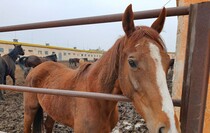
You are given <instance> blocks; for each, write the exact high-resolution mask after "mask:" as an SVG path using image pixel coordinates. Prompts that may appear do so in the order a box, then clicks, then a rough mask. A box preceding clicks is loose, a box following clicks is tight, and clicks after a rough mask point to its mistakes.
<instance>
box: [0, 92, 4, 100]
mask: <svg viewBox="0 0 210 133" xmlns="http://www.w3.org/2000/svg"><path fill="white" fill-rule="evenodd" d="M0 100H4V96H3V90H0Z"/></svg>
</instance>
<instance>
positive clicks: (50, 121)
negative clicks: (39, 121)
mask: <svg viewBox="0 0 210 133" xmlns="http://www.w3.org/2000/svg"><path fill="white" fill-rule="evenodd" d="M54 123H55V121H54V120H53V119H52V117H50V116H49V115H47V118H46V121H45V123H44V126H45V129H46V133H52V130H53V126H54Z"/></svg>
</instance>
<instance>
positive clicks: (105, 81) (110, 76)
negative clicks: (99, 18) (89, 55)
mask: <svg viewBox="0 0 210 133" xmlns="http://www.w3.org/2000/svg"><path fill="white" fill-rule="evenodd" d="M123 45H124V37H121V38H119V39H118V40H117V41H116V42H115V44H114V45H113V46H112V48H111V49H109V50H108V51H107V52H106V53H105V54H104V55H103V56H102V57H101V58H100V59H99V60H98V61H100V65H101V66H106V67H104V68H101V69H102V70H100V71H104V72H103V73H105V74H106V75H100V76H99V77H100V82H101V85H102V87H103V88H110V89H112V88H114V86H113V85H114V84H115V81H116V79H117V76H118V68H119V59H120V50H121V48H122V46H123ZM113 67H114V68H113Z"/></svg>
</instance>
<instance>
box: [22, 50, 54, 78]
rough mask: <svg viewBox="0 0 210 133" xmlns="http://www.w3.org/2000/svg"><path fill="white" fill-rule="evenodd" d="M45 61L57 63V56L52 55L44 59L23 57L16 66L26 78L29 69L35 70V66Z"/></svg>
mask: <svg viewBox="0 0 210 133" xmlns="http://www.w3.org/2000/svg"><path fill="white" fill-rule="evenodd" d="M45 61H54V62H57V55H56V54H52V55H48V56H45V57H38V56H36V55H30V56H23V57H21V58H20V59H19V61H18V64H19V65H20V67H21V69H22V70H23V71H24V77H26V76H27V75H28V73H29V71H30V70H31V68H35V67H36V66H38V65H39V64H41V63H42V62H45Z"/></svg>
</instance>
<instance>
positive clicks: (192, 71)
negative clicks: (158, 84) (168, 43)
mask: <svg viewBox="0 0 210 133" xmlns="http://www.w3.org/2000/svg"><path fill="white" fill-rule="evenodd" d="M209 16H210V2H206V3H199V4H194V5H191V6H190V16H189V27H188V39H187V49H186V59H185V68H184V81H183V89H182V106H181V116H180V118H181V129H182V133H202V132H203V123H204V114H205V107H206V97H207V91H208V78H209V65H210V44H209V40H208V32H209V30H210V17H209Z"/></svg>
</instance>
